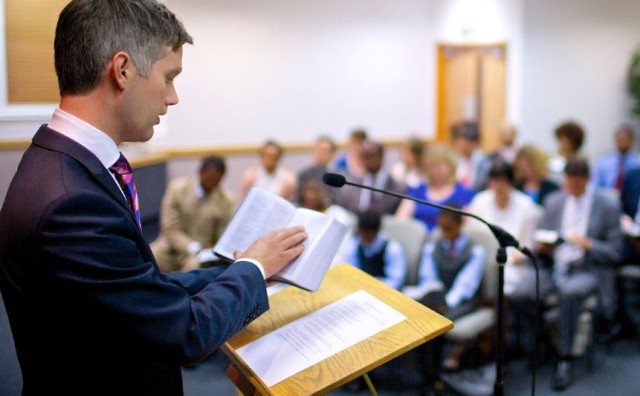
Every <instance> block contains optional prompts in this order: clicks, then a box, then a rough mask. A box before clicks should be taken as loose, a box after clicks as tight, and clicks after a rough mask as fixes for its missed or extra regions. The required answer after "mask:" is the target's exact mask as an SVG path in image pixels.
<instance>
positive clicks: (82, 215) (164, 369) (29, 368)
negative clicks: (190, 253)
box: [0, 0, 306, 396]
mask: <svg viewBox="0 0 640 396" xmlns="http://www.w3.org/2000/svg"><path fill="white" fill-rule="evenodd" d="M80 32H81V33H80ZM186 43H192V39H191V36H190V35H189V34H188V33H187V31H186V30H185V28H184V26H183V25H182V23H181V22H180V21H179V20H178V19H177V18H176V16H175V15H174V14H173V13H172V12H171V11H170V10H169V9H168V8H167V7H166V6H165V5H163V4H161V3H159V2H157V1H155V0H110V1H103V0H73V1H71V2H70V3H69V4H67V5H66V6H65V7H64V9H63V10H62V12H61V13H60V16H59V18H58V22H57V26H56V33H55V38H54V60H55V69H56V73H57V76H58V85H59V90H60V94H61V100H60V103H59V107H58V108H57V109H56V110H55V111H54V113H53V116H52V118H51V120H50V122H48V123H47V124H45V125H43V126H41V127H40V129H39V130H38V131H37V132H36V133H35V135H34V137H33V142H32V143H31V145H30V146H29V148H27V150H26V151H25V153H24V155H23V157H22V160H21V162H20V166H19V167H18V170H17V171H16V174H15V176H14V178H13V181H12V183H11V186H10V187H9V190H8V192H7V195H6V198H5V201H4V204H3V206H2V209H1V210H0V290H1V291H2V297H3V299H4V303H5V307H6V310H7V315H8V317H9V322H10V324H11V330H12V334H13V337H14V340H15V348H16V354H17V357H18V360H19V362H20V367H21V370H22V379H23V390H22V391H23V394H25V395H70V396H73V395H156V396H162V395H167V396H170V395H182V394H183V386H182V373H181V369H180V366H181V365H185V364H192V363H195V362H198V361H200V360H202V359H204V358H206V357H208V356H210V355H211V353H212V352H213V351H214V350H215V349H216V348H218V346H219V345H221V344H222V343H223V342H225V341H226V340H227V339H229V338H230V337H231V336H233V335H234V334H236V333H237V332H238V331H240V330H241V329H242V328H244V327H245V326H247V325H248V324H249V323H250V322H252V321H253V320H254V319H256V318H257V317H258V316H260V315H261V314H262V313H263V312H265V311H266V310H267V309H269V299H268V298H267V292H266V283H265V278H268V277H270V276H271V275H272V274H274V273H276V272H279V271H280V270H281V269H282V268H283V267H284V266H285V265H286V264H287V263H288V262H289V261H291V260H292V259H294V258H295V257H297V256H299V255H300V254H301V253H302V252H303V250H304V244H303V242H304V240H305V238H306V232H305V231H304V228H303V227H292V228H287V229H279V230H275V231H273V232H271V233H269V234H266V235H265V236H263V237H261V238H259V239H257V240H256V241H253V243H252V244H251V245H250V246H249V247H248V248H247V249H246V250H244V251H239V252H236V255H235V258H236V259H237V260H236V261H235V262H234V263H233V264H232V265H231V266H229V268H228V269H226V270H220V269H217V268H208V269H199V270H194V271H190V272H184V273H172V274H164V273H162V272H160V270H159V269H158V266H157V264H156V261H155V258H154V257H153V254H152V252H151V249H150V248H149V245H148V243H147V241H146V240H145V237H144V234H143V232H142V228H141V227H142V226H141V223H140V210H144V207H143V208H141V207H140V206H139V204H138V195H137V188H136V184H135V179H134V171H133V170H132V169H131V166H130V165H129V163H128V161H127V160H126V158H125V157H124V155H122V154H121V153H120V151H119V149H118V145H119V144H120V143H123V142H144V141H147V140H149V139H151V137H152V136H153V133H154V126H155V125H157V124H158V123H159V120H160V116H162V115H164V114H165V113H166V112H167V110H168V108H169V107H170V106H173V105H175V104H177V103H178V96H177V93H176V89H175V87H174V80H175V78H176V77H177V76H178V75H179V74H180V73H181V71H182V48H183V45H184V44H186Z"/></svg>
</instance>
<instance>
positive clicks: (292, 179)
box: [238, 140, 298, 203]
mask: <svg viewBox="0 0 640 396" xmlns="http://www.w3.org/2000/svg"><path fill="white" fill-rule="evenodd" d="M282 154H283V149H282V146H280V145H279V144H278V143H276V142H275V141H273V140H268V141H267V142H266V143H264V144H263V145H262V147H261V148H260V165H258V166H254V167H252V168H249V169H247V170H246V171H245V172H244V174H243V175H242V185H241V186H240V196H239V197H238V203H240V202H242V200H243V199H244V198H245V197H246V196H247V194H248V193H249V190H251V188H252V187H259V188H262V189H263V190H267V191H271V192H273V193H275V194H278V195H280V196H281V197H283V198H284V199H286V200H289V201H292V202H293V199H294V195H295V192H296V189H297V186H298V179H297V176H296V174H295V173H293V172H292V171H290V170H288V169H285V168H283V167H281V166H280V160H281V159H282Z"/></svg>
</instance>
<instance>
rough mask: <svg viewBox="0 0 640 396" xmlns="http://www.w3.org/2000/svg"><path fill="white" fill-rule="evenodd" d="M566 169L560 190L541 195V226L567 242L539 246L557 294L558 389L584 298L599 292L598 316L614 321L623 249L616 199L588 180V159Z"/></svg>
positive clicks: (567, 369) (566, 380)
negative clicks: (558, 312) (617, 271)
mask: <svg viewBox="0 0 640 396" xmlns="http://www.w3.org/2000/svg"><path fill="white" fill-rule="evenodd" d="M564 173H565V182H564V189H563V190H562V191H556V192H555V193H552V194H551V195H549V196H548V198H547V199H546V200H545V203H544V209H545V214H544V216H543V218H542V220H541V221H540V224H539V228H540V229H545V230H553V231H557V232H558V234H559V235H560V236H561V237H562V238H563V239H564V240H565V242H564V243H562V244H560V245H559V246H555V247H554V246H553V245H551V244H546V243H540V244H539V245H538V247H537V250H538V252H539V253H540V254H541V255H542V257H543V258H545V259H546V260H547V262H549V263H550V264H551V272H552V274H551V276H550V279H553V283H554V286H555V288H556V291H557V293H558V308H559V310H560V315H559V331H560V345H559V351H558V354H559V356H560V361H559V362H558V366H557V368H556V374H555V379H554V387H555V388H556V389H563V388H566V387H567V386H568V385H570V383H571V381H572V376H571V359H572V356H571V350H572V347H573V339H574V336H575V333H576V328H577V323H578V316H579V314H580V309H581V307H582V303H583V301H584V299H585V298H587V297H588V296H589V295H590V294H593V293H597V295H598V298H599V303H600V307H601V309H600V313H601V315H602V317H603V318H604V319H606V320H608V321H612V320H613V317H614V314H615V307H616V291H615V266H616V264H617V263H618V262H619V261H620V257H621V250H622V233H621V232H620V226H619V221H620V215H621V211H620V205H619V202H618V201H617V200H616V199H614V198H613V197H612V196H611V195H610V194H607V193H605V192H603V191H599V190H598V189H596V188H594V186H592V185H591V184H589V174H590V172H589V163H588V162H587V160H586V159H584V158H581V157H573V158H571V159H569V161H568V162H567V165H566V168H565V172H564Z"/></svg>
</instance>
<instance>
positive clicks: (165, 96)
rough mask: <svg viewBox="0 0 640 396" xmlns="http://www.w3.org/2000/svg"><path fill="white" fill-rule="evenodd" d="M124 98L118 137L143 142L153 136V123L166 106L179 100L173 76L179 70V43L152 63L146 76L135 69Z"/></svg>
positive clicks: (164, 111)
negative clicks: (121, 124)
mask: <svg viewBox="0 0 640 396" xmlns="http://www.w3.org/2000/svg"><path fill="white" fill-rule="evenodd" d="M133 70H134V73H133V76H131V78H132V80H131V84H130V85H129V86H128V87H127V90H126V91H125V95H126V96H125V97H124V99H123V126H122V132H121V134H122V135H121V140H122V141H126V142H145V141H147V140H149V139H151V137H152V136H153V127H154V126H155V125H157V124H159V123H160V116H161V115H164V114H166V113H167V109H168V107H169V106H173V105H175V104H176V103H178V94H177V93H176V90H175V88H174V86H173V80H174V79H175V78H176V77H177V76H178V74H180V72H181V71H182V47H180V48H178V49H177V50H175V51H172V50H171V49H169V48H167V54H166V55H165V57H164V58H161V59H159V60H158V61H157V62H156V63H154V64H153V67H152V69H151V72H150V73H149V76H148V77H141V76H139V75H138V74H136V73H135V68H134V69H133Z"/></svg>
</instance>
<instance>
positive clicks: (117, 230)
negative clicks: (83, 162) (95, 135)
mask: <svg viewBox="0 0 640 396" xmlns="http://www.w3.org/2000/svg"><path fill="white" fill-rule="evenodd" d="M36 233H37V239H38V243H39V247H38V249H41V250H40V254H41V255H42V263H43V264H44V265H46V266H47V267H48V268H47V271H48V275H49V276H50V277H51V278H53V279H52V282H55V283H56V284H59V285H60V288H61V290H64V293H67V294H69V295H70V296H71V297H72V298H73V296H76V298H82V299H84V300H83V304H89V306H90V308H91V309H92V312H95V314H96V315H101V316H102V317H104V318H109V321H110V323H111V324H114V325H115V326H116V327H117V328H118V329H119V330H120V331H123V332H126V333H128V334H132V335H133V336H135V337H137V338H139V339H140V340H141V342H144V343H147V344H149V345H151V346H152V347H154V348H157V349H158V350H159V351H163V352H166V353H168V354H170V356H173V357H175V358H178V359H180V361H181V362H183V363H185V362H190V361H194V360H197V359H200V358H202V357H204V356H206V355H207V354H209V353H211V352H212V351H213V350H214V349H215V348H217V347H218V346H219V345H220V344H221V343H223V342H224V341H225V340H227V339H228V338H229V337H231V336H232V335H233V334H235V333H236V332H238V331H239V330H240V329H242V328H243V327H244V326H246V325H247V324H248V323H249V322H251V321H252V320H253V319H255V318H256V317H257V316H258V315H259V314H261V313H262V312H264V311H266V310H267V309H268V299H267V295H266V290H265V287H264V281H263V279H262V275H261V274H260V271H259V270H258V269H257V268H256V267H255V266H254V265H253V264H251V263H247V262H237V263H235V264H233V265H232V266H231V267H230V268H229V269H227V270H226V271H224V272H222V273H221V274H218V273H217V272H216V271H208V270H205V271H200V272H198V273H194V274H190V275H185V276H171V277H169V276H166V275H163V274H161V273H160V272H159V271H158V269H157V267H156V266H155V264H154V263H153V262H151V261H149V260H147V261H145V259H144V257H145V255H144V254H143V252H144V251H145V249H146V250H148V247H147V245H146V242H144V240H143V239H141V238H140V237H139V230H137V229H136V225H135V223H134V222H132V221H130V219H128V218H127V217H125V216H123V215H122V208H120V207H119V206H118V204H117V202H115V201H114V200H112V199H109V197H108V196H105V195H104V194H96V193H87V192H74V193H70V194H67V195H64V196H62V197H61V198H59V199H57V200H55V201H53V202H52V203H51V204H50V205H49V207H48V208H47V210H46V211H44V213H43V215H42V216H41V218H40V221H39V224H38V227H37V231H36ZM147 257H149V258H150V257H152V255H151V254H150V252H149V254H148V255H147Z"/></svg>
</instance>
